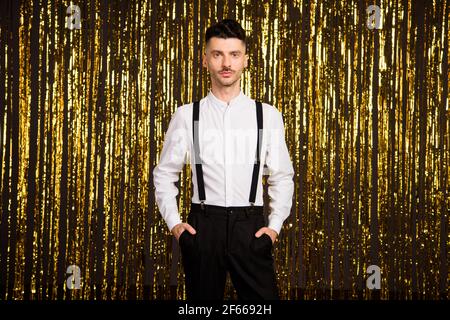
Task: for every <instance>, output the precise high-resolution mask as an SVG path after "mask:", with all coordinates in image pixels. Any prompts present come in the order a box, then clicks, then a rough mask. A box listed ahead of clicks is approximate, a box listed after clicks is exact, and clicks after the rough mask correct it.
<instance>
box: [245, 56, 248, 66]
mask: <svg viewBox="0 0 450 320" xmlns="http://www.w3.org/2000/svg"><path fill="white" fill-rule="evenodd" d="M247 66H248V54H246V55H245V61H244V67H245V68H247Z"/></svg>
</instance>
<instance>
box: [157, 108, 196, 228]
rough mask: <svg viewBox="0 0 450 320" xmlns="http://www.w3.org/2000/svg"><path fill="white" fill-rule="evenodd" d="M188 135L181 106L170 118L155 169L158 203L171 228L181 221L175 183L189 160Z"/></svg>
mask: <svg viewBox="0 0 450 320" xmlns="http://www.w3.org/2000/svg"><path fill="white" fill-rule="evenodd" d="M188 137H189V136H188V135H187V128H186V125H185V122H184V119H183V113H182V110H181V107H179V108H178V109H177V110H176V111H175V113H174V114H173V116H172V119H171V120H170V123H169V127H168V129H167V132H166V135H165V137H164V143H163V148H162V151H161V155H160V159H159V163H158V165H157V166H156V167H155V168H154V169H153V182H154V185H155V199H156V203H157V205H158V208H159V212H160V214H161V216H162V217H163V219H164V221H165V222H166V224H167V226H168V227H169V230H172V228H173V227H174V226H175V225H177V224H179V223H181V219H180V214H179V212H178V204H177V199H176V196H177V195H178V188H177V187H176V185H175V183H176V182H177V181H178V180H179V174H180V172H181V171H182V169H183V166H184V164H185V163H186V162H187V160H186V159H187V152H188V141H187V139H188Z"/></svg>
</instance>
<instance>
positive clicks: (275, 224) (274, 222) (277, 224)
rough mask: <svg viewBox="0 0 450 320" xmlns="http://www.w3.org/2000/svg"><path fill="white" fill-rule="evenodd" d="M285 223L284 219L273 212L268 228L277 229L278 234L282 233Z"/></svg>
mask: <svg viewBox="0 0 450 320" xmlns="http://www.w3.org/2000/svg"><path fill="white" fill-rule="evenodd" d="M282 225H283V220H282V219H280V217H278V216H274V215H273V214H271V215H269V225H268V226H267V227H268V228H270V229H272V230H275V231H276V232H277V233H278V235H280V231H281V227H282Z"/></svg>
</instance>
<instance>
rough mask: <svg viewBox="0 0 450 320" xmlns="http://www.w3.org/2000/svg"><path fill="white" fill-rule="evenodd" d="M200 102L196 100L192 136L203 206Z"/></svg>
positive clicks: (199, 195) (199, 193)
mask: <svg viewBox="0 0 450 320" xmlns="http://www.w3.org/2000/svg"><path fill="white" fill-rule="evenodd" d="M199 104H200V103H199V102H198V101H195V102H194V110H193V115H192V136H193V137H194V161H195V170H196V172H197V186H198V197H199V199H200V203H201V205H202V208H203V205H204V202H205V200H206V197H205V183H204V181H203V169H202V162H201V159H200V144H199V138H198V122H199Z"/></svg>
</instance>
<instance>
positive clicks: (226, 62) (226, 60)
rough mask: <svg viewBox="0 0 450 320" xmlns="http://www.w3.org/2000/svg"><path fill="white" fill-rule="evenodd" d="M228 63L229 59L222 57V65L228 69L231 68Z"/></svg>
mask: <svg viewBox="0 0 450 320" xmlns="http://www.w3.org/2000/svg"><path fill="white" fill-rule="evenodd" d="M230 61H231V60H230V58H228V57H227V56H224V58H223V61H222V65H223V66H224V67H227V68H229V67H231V65H230Z"/></svg>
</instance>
